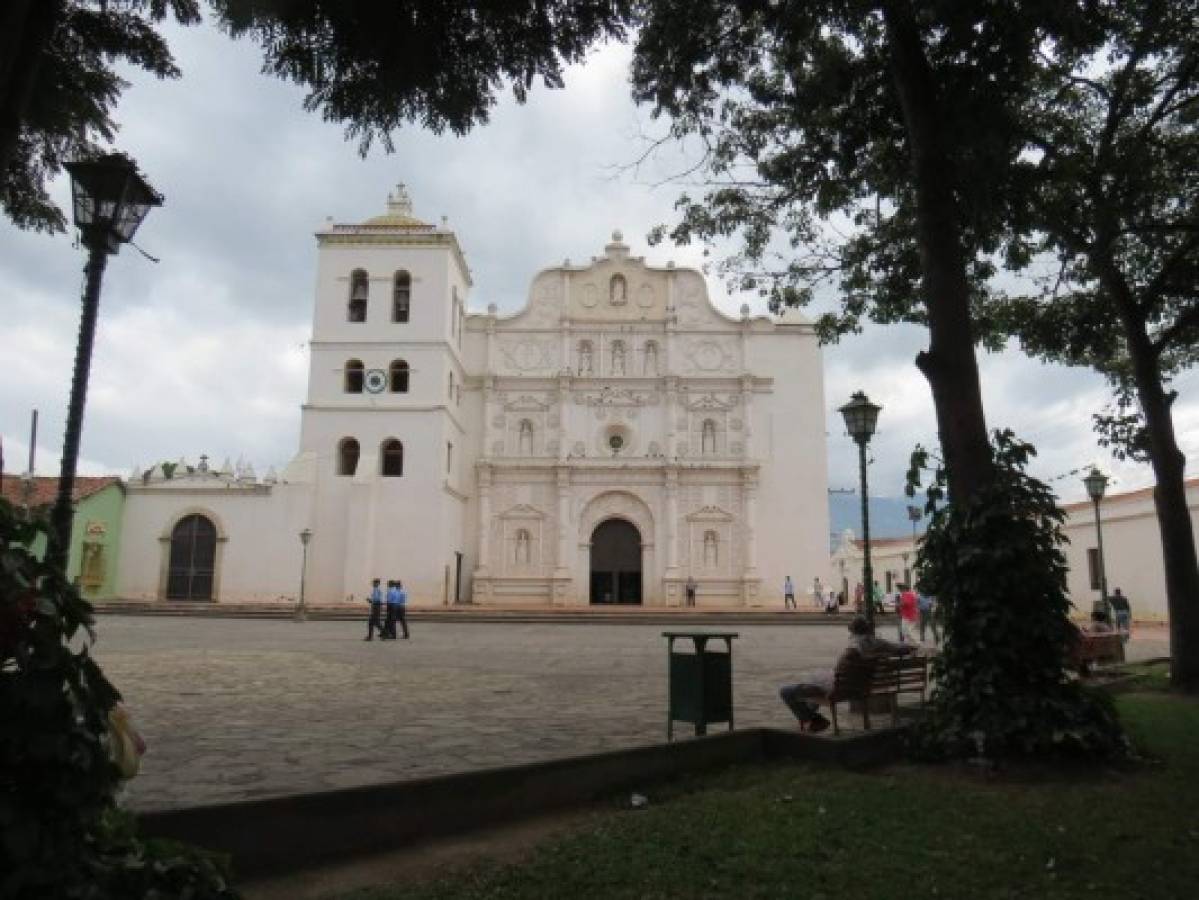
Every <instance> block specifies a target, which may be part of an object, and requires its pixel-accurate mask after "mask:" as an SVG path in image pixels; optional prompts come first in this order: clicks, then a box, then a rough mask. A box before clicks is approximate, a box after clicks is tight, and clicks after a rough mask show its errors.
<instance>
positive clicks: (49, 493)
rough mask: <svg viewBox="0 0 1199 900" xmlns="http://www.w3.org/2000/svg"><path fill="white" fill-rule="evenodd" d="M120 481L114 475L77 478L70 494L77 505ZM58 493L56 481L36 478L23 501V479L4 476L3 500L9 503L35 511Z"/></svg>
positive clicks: (14, 476)
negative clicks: (26, 505) (30, 491)
mask: <svg viewBox="0 0 1199 900" xmlns="http://www.w3.org/2000/svg"><path fill="white" fill-rule="evenodd" d="M120 482H121V479H120V478H118V477H117V476H116V475H100V476H84V475H81V476H78V477H76V479H75V489H74V490H73V491H72V492H71V494H72V496H73V497H74V499H75V502H76V503H78V502H79V501H80V500H83V499H86V498H87V497H90V496H91V495H92V494H96V493H99V492H100V491H102V490H104V489H105V488H106V487H108V486H109V485H110V484H120ZM57 493H58V479H57V478H48V477H44V476H37V477H35V478H34V479H33V492H32V493H31V494H30V495H29V499H28V500H26V499H25V479H23V478H22V477H21V476H20V475H11V474H9V473H7V472H6V473H5V474H4V492H3V496H4V499H5V500H7V501H9V502H10V503H14V504H17V505H19V506H24V505H25V504H26V503H28V504H29V505H30V506H32V507H34V508H35V509H36V508H38V507H42V506H49V505H50V504H52V503H53V502H54V497H55V495H56V494H57Z"/></svg>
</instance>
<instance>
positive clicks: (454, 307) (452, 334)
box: [450, 287, 458, 338]
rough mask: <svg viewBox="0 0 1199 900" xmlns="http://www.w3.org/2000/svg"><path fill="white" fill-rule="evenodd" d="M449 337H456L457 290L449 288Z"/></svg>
mask: <svg viewBox="0 0 1199 900" xmlns="http://www.w3.org/2000/svg"><path fill="white" fill-rule="evenodd" d="M450 295H451V299H450V337H451V338H453V337H457V335H458V288H456V287H452V288H450Z"/></svg>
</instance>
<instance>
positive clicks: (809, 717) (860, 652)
mask: <svg viewBox="0 0 1199 900" xmlns="http://www.w3.org/2000/svg"><path fill="white" fill-rule="evenodd" d="M915 649H916V648H915V646H914V645H911V644H893V643H891V642H890V641H887V640H883V638H880V637H875V635H874V629H873V628H871V626H870V623H869V622H867V621H866V619H865V618H864V617H862V616H855V617H854V620H853V621H852V622H850V623H849V646H848V647H846V648H845V649H844V650H843V651H841V656H840V657H838V659H837V665H836V667H835V668H833V669H818V670H816V671H812V672H803V673H801V674H800V680H799V682H797V683H796V684H785V685H783V686H782V687H781V688H779V696H780V697H782V698H783V702H784V703H786V704H787V707H788V708H789V709H790V710H791V712H793V713H794V714H795V718H797V719H798V720H799V727H800V730H803V731H811V732H818V731H824V729H826V728H828V726H829V720H828V719H827V718H825V717H824V716H822V715H821V714H820V707H819V705H818V704H817V703H813V702H812V701H813V700H817V701H818V700H823V699H824V698H825V697H827V696H828V695H829V694H830V693H831V692H832V690H833V684H834V682H835V680H836V674H837V672H838V671H839V670H842V669H844V668H846V667H851V666H854V665H856V664H858V663H860V662H861V661H862V659H863V658H868V657H874V656H904V655H906V654H908V653H911V652H913V651H914V650H915Z"/></svg>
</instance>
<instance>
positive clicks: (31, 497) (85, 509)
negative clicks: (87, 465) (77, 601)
mask: <svg viewBox="0 0 1199 900" xmlns="http://www.w3.org/2000/svg"><path fill="white" fill-rule="evenodd" d="M57 495H58V479H57V478H43V477H34V478H29V477H20V476H16V477H14V476H12V475H8V476H5V478H4V499H5V500H7V501H9V502H10V503H11V504H13V506H16V507H17V508H18V509H20V508H25V509H28V510H30V511H32V512H35V513H42V514H48V513H49V511H50V507H51V506H53V505H54V499H55V497H56V496H57ZM72 496H73V499H74V501H75V519H74V523H73V525H72V528H71V553H70V556H69V558H68V560H67V575H68V577H69V578H71V579H72V580H77V581H78V584H79V589H80V592H81V593H82V594H83V596H85V597H87V598H89V599H98V598H102V597H112V596H114V595H115V594H116V590H117V561H118V559H119V558H120V550H121V524H122V520H123V512H124V506H125V486H124V485H123V484H121V480H120V479H119V478H116V477H115V476H104V477H101V478H88V477H77V478H76V479H75V490H74V493H73V495H72ZM45 543H46V542H45V540H44V539H39V540H38V542H37V544H35V545H34V548H33V549H34V552H35V553H37V554H39V555H40V554H42V553H44V552H45V550H46V546H45Z"/></svg>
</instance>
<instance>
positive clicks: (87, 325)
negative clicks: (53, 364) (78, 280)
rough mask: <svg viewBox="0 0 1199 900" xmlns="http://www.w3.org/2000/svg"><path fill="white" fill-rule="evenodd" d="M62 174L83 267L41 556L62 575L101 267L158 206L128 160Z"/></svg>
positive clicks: (91, 163)
mask: <svg viewBox="0 0 1199 900" xmlns="http://www.w3.org/2000/svg"><path fill="white" fill-rule="evenodd" d="M66 169H67V171H68V172H70V173H71V196H72V205H73V208H74V216H75V227H76V228H78V229H79V239H80V241H81V243H82V244H83V246H84V247H86V248H87V265H86V266H85V267H84V272H85V274H86V280H85V283H84V289H83V310H82V313H81V315H80V318H79V339H78V342H77V344H76V347H75V371H74V375H73V376H72V378H71V399H70V402H69V404H68V406H67V429H66V435H65V436H64V437H63V442H62V464H61V467H60V469H59V475H58V495H57V496H56V498H55V500H54V509H53V510H52V511H51V513H50V525H51V534H50V538H51V540H50V546H49V548H48V549H47V552H46V559H47V562H49V563H50V564H51V565H53V566H55V567H56V568H58V569H59V570H61V571H63V572H65V571H66V567H67V557H68V554H69V552H70V547H71V520H72V518H73V517H74V514H75V510H74V503H73V499H72V494H73V493H74V490H75V468H76V465H77V464H78V462H79V441H80V438H81V436H82V433H83V409H84V406H85V405H86V403H87V382H88V375H89V374H90V372H91V367H92V347H93V345H94V344H95V338H96V316H97V315H98V313H99V309H100V285H101V282H102V281H103V278H104V267H105V265H106V264H107V263H108V257H109V254H113V253H116V252H117V251H118V250H119V249H120V247H121V244H127V243H129V242H130V241H131V240H133V235H134V234H135V233H136V231H137V228H138V226H139V225H140V224H141V222H142V219H144V218H145V217H146V213H148V212H149V211H150V209H151V207H155V206H162V196H161V195H160V194H159V193H157V192H156V191H155V190H154V189H153V188H152V187H150V185H149V184H147V183H146V180H145V179H144V178H142V176H141V175H140V174H139V173H138V171H137V166H136V165H135V164H134V162H133V160H131V159H130V158H129V157H128V156H125V155H124V154H123V153H110V154H108V155H106V156H101V157H99V158H97V159H94V160H80V161H78V162H71V163H67V164H66Z"/></svg>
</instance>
